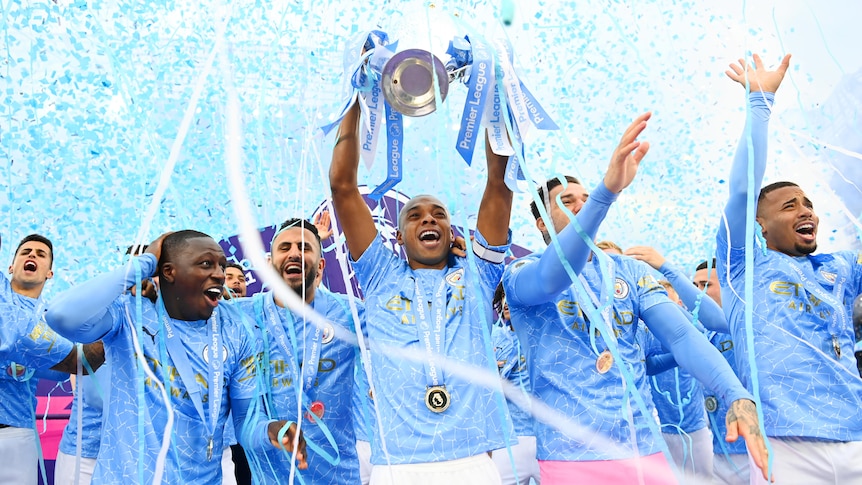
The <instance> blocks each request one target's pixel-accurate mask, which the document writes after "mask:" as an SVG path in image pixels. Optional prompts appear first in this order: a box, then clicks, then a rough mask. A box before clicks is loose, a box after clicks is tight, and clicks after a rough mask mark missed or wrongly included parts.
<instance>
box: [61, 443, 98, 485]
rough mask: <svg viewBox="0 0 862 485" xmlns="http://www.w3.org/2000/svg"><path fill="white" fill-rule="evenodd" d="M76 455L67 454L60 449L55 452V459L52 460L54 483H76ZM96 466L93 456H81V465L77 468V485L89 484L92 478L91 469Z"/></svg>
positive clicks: (63, 484)
mask: <svg viewBox="0 0 862 485" xmlns="http://www.w3.org/2000/svg"><path fill="white" fill-rule="evenodd" d="M76 461H78V457H77V456H73V455H67V454H65V453H63V452H62V451H58V452H57V460H56V461H55V462H54V485H76V484H75V462H76ZM95 468H96V459H95V458H84V457H83V456H82V457H81V465H80V468H79V469H78V482H77V485H90V481H91V480H92V479H93V470H94V469H95Z"/></svg>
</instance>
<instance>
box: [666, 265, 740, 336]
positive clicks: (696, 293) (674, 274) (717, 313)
mask: <svg viewBox="0 0 862 485" xmlns="http://www.w3.org/2000/svg"><path fill="white" fill-rule="evenodd" d="M659 272H661V274H662V275H663V276H664V277H665V278H667V280H668V281H669V282H670V284H671V285H672V286H673V289H674V290H676V292H677V294H678V295H679V299H680V300H682V302H683V303H684V304H685V306H686V308H688V309H689V311H691V312H692V313H694V312H695V310H697V319H698V320H699V321H700V322H701V323H702V324H703V326H704V327H706V328H708V329H710V330H712V331H714V332H721V333H728V331H729V330H728V326H727V319H726V318H725V317H724V311H723V310H722V309H721V307H720V306H718V303H716V302H714V301H713V300H712V298H709V297H708V296H706V292H703V291H700V290H699V289H698V288H697V287H696V286H694V284H692V283H691V282H690V281H689V280H688V278H686V276H685V275H684V274H683V273H682V271H680V270H679V269H678V268H677V267H676V266H673V265H672V264H670V263H665V264H663V265H662V266H661V268H659Z"/></svg>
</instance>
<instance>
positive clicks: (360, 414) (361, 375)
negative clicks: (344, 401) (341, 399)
mask: <svg viewBox="0 0 862 485" xmlns="http://www.w3.org/2000/svg"><path fill="white" fill-rule="evenodd" d="M356 354H357V355H356V365H355V368H354V371H353V429H354V430H355V431H356V440H357V441H369V442H370V441H371V435H372V433H377V424H376V423H377V420H376V419H375V418H376V416H375V411H374V399H372V397H371V387H370V386H369V385H368V376H367V375H366V374H365V368H364V367H363V365H362V360H361V358H362V357H361V355H360V354H359V352H356Z"/></svg>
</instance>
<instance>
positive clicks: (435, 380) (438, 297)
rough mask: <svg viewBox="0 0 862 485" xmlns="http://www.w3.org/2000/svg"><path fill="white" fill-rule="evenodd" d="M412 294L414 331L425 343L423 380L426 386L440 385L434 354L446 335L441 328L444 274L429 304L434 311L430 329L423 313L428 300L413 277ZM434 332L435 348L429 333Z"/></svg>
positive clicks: (444, 300)
mask: <svg viewBox="0 0 862 485" xmlns="http://www.w3.org/2000/svg"><path fill="white" fill-rule="evenodd" d="M413 285H414V295H415V297H414V298H415V300H416V301H415V303H414V305H413V314H414V315H415V316H417V317H418V318H416V331H417V333H418V334H419V341H420V342H423V343H424V344H425V360H426V362H425V380H426V382H428V385H427V387H432V386H440V385H442V384H441V381H442V380H443V379H442V378H441V376H440V374H439V373H438V372H437V361H436V357H435V354H440V350H441V349H442V347H443V340H444V339H445V337H446V334H445V332H444V328H443V319H444V317H445V315H446V310H447V307H446V276H445V275H444V276H443V278H442V279H441V280H440V286H438V287H437V292H436V293H435V294H434V301H433V302H432V304H431V309H432V310H433V311H434V329H433V331H432V330H431V325H429V324H428V317H427V315H426V313H425V306H426V305H427V304H428V301H427V300H426V299H425V293H424V292H423V291H422V288H421V285H420V284H419V280H418V278H416V277H414V279H413ZM432 333H433V334H434V342H435V343H436V345H435V346H434V347H435V348H433V349H432V348H431V334H432Z"/></svg>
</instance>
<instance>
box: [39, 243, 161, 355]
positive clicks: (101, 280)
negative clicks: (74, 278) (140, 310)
mask: <svg viewBox="0 0 862 485" xmlns="http://www.w3.org/2000/svg"><path fill="white" fill-rule="evenodd" d="M137 265H140V269H141V276H142V277H144V278H145V277H149V276H151V275H152V274H153V273H154V272H155V270H156V265H157V261H156V257H155V256H154V255H152V254H149V253H148V254H144V255H142V256H138V257H137V258H134V259H133V260H131V261H129V262H128V263H127V264H126V265H125V266H122V267H119V268H117V269H115V270H113V271H110V272H108V273H104V274H101V275H99V276H97V277H95V278H93V279H91V280H89V281H86V282H84V283H81V284H80V285H77V286H75V287H72V288H70V289H68V290H66V291H64V292H62V293H60V294H59V295H57V297H56V298H55V299H54V301H52V302H51V304H50V305H49V306H48V311H47V312H46V314H45V319H46V321H47V323H48V325H50V326H51V328H53V329H55V330H56V331H57V332H58V333H60V334H61V335H63V336H64V337H66V338H68V339H70V340H74V341H76V342H84V343H90V342H95V341H96V340H99V339H100V338H102V337H104V336H105V335H106V334H107V333H108V332H110V331H111V330H116V328H117V326H118V324H119V322H120V321H122V318H121V315H119V312H120V311H121V310H120V309H118V308H117V306H116V305H112V304H113V303H114V302H115V301H116V300H117V299H118V298H119V297H120V295H122V294H123V293H124V292H125V291H126V290H127V289H128V288H129V287H131V286H132V285H134V284H135V282H136V279H137V278H136V273H137V270H136V267H137Z"/></svg>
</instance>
